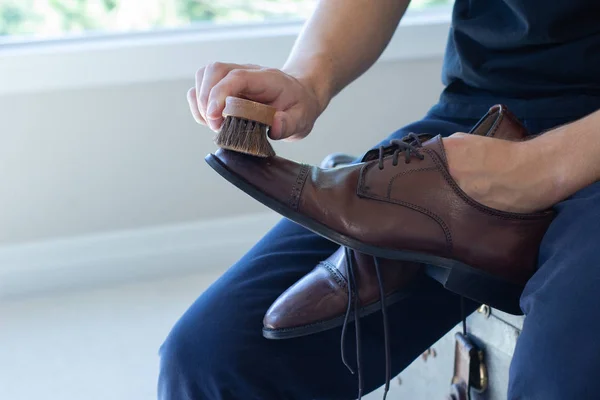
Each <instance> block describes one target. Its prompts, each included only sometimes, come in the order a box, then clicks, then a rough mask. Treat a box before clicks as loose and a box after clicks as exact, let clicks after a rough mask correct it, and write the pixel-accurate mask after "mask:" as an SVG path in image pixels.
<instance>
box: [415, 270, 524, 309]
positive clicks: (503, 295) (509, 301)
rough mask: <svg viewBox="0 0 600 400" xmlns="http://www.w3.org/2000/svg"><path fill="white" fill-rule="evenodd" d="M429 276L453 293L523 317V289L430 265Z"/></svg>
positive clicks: (514, 285) (468, 272) (487, 278)
mask: <svg viewBox="0 0 600 400" xmlns="http://www.w3.org/2000/svg"><path fill="white" fill-rule="evenodd" d="M425 271H426V273H427V275H429V276H430V277H432V278H433V279H435V280H436V281H438V282H440V283H441V284H442V285H444V287H445V288H446V289H448V290H450V291H451V292H454V293H457V294H459V295H461V296H464V297H467V298H469V299H471V300H474V301H476V302H479V303H483V304H487V305H488V306H490V307H493V308H496V309H498V310H500V311H504V312H507V313H509V314H513V315H523V312H522V311H521V307H520V306H519V299H520V298H521V293H522V292H523V287H521V286H519V285H516V284H514V283H510V282H506V281H503V280H500V279H496V278H494V277H491V276H487V275H485V274H482V273H475V272H470V271H465V270H463V269H458V268H444V267H438V266H433V265H428V266H427V267H426V268H425Z"/></svg>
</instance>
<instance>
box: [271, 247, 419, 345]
mask: <svg viewBox="0 0 600 400" xmlns="http://www.w3.org/2000/svg"><path fill="white" fill-rule="evenodd" d="M344 250H345V249H344V247H340V248H339V249H338V250H337V251H336V252H335V253H333V254H332V255H331V256H329V258H327V260H325V261H322V262H320V263H319V264H318V265H317V266H316V267H315V269H313V270H312V271H311V272H310V273H308V274H307V275H305V276H304V277H303V278H302V279H300V280H299V281H298V282H296V283H295V284H294V285H292V286H291V287H290V288H289V289H288V290H286V291H285V292H284V293H283V294H282V295H281V296H279V298H278V299H277V300H276V301H275V302H274V303H273V305H271V307H270V308H269V310H268V311H267V313H266V314H265V317H264V320H263V325H264V327H263V336H264V337H266V338H267V339H290V338H294V337H299V336H305V335H311V334H314V333H318V332H322V331H326V330H328V329H332V328H336V327H338V326H341V325H342V324H343V323H344V319H345V314H346V311H347V309H348V304H349V301H350V293H351V292H352V291H351V289H349V288H350V287H351V286H350V282H349V277H348V272H349V271H348V267H349V265H350V264H349V263H348V259H347V257H346V253H345V251H344ZM350 254H352V256H353V263H352V264H353V265H354V278H355V281H356V290H357V292H358V299H359V304H360V305H359V310H358V315H359V317H364V316H367V315H369V314H372V313H374V312H376V311H379V310H380V309H381V301H380V300H381V297H380V291H379V281H378V278H377V273H376V270H375V262H374V260H373V257H372V256H369V255H367V254H362V253H358V252H355V251H352V250H350ZM379 268H380V271H381V281H382V283H383V289H384V293H385V303H386V305H387V306H389V305H391V304H393V303H395V302H397V301H398V300H400V299H402V298H403V297H404V296H405V295H406V294H407V293H409V291H410V290H409V288H410V287H411V286H412V285H411V283H413V282H414V280H415V279H416V278H417V276H418V275H419V272H422V268H421V264H417V263H410V262H405V261H396V260H387V259H380V260H379ZM354 318H355V316H354V314H353V313H352V314H350V315H349V318H348V322H350V321H353V320H354Z"/></svg>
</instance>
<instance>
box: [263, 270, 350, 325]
mask: <svg viewBox="0 0 600 400" xmlns="http://www.w3.org/2000/svg"><path fill="white" fill-rule="evenodd" d="M346 296H347V294H346V292H345V290H343V289H342V288H340V287H339V286H338V285H337V284H336V283H335V281H333V280H332V279H331V277H330V275H329V273H328V272H327V270H326V269H325V268H322V267H320V266H318V267H317V268H315V269H314V270H313V271H312V272H311V273H309V274H308V275H306V276H305V277H304V278H302V279H300V280H299V281H298V282H296V283H295V284H294V285H293V286H291V287H290V288H289V289H288V290H286V291H285V292H284V293H283V294H282V295H281V296H279V298H278V299H277V300H275V302H274V303H273V304H272V305H271V307H270V308H269V310H268V311H267V313H266V314H265V317H264V319H263V325H264V328H265V329H266V330H285V329H292V328H297V327H301V326H306V325H311V324H314V323H317V322H320V321H324V320H328V319H331V318H334V317H336V316H338V315H340V313H343V312H344V311H345V306H346V304H347V298H346Z"/></svg>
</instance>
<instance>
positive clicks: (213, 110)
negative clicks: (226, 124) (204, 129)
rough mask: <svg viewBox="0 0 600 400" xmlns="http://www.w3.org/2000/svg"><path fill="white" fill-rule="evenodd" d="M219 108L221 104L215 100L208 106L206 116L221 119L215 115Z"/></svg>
mask: <svg viewBox="0 0 600 400" xmlns="http://www.w3.org/2000/svg"><path fill="white" fill-rule="evenodd" d="M218 107H219V102H217V101H216V100H213V101H211V102H210V104H209V105H208V109H207V110H206V114H207V115H208V117H209V118H219V117H220V116H219V115H213V114H215V113H216V112H217V108H218Z"/></svg>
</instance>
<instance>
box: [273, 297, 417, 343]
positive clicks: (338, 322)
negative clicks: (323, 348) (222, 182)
mask: <svg viewBox="0 0 600 400" xmlns="http://www.w3.org/2000/svg"><path fill="white" fill-rule="evenodd" d="M408 293H409V292H404V291H402V292H396V293H392V294H390V295H388V296H387V297H386V298H385V305H386V306H387V307H389V306H391V305H392V304H395V303H397V302H399V301H400V300H402V299H403V298H405V297H406V296H407V294H408ZM380 310H381V301H377V302H375V303H371V304H369V305H368V306H365V307H362V308H360V309H359V310H358V317H359V318H363V317H366V316H367V315H371V314H374V313H376V312H377V311H380ZM345 317H346V315H345V314H344V315H340V316H339V317H335V318H332V319H328V320H325V321H319V322H314V323H312V324H308V325H302V326H296V327H293V328H283V329H268V328H263V330H262V331H263V336H264V337H265V338H267V339H274V340H281V339H293V338H297V337H301V336H308V335H314V334H315V333H320V332H324V331H328V330H330V329H334V328H337V327H340V326H342V325H343V324H344V319H345ZM354 320H355V316H354V313H353V312H351V314H350V315H349V316H348V323H350V322H354Z"/></svg>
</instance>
